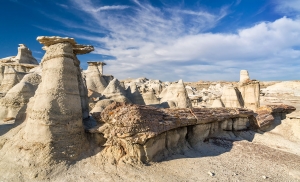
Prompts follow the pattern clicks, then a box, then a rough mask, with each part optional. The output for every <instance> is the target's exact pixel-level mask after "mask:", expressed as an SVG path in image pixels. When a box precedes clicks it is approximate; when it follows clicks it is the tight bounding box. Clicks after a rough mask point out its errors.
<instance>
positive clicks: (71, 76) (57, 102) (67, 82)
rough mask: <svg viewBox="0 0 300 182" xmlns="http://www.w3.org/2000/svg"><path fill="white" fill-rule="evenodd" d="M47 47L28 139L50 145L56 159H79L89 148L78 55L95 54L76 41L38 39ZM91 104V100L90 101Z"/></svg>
mask: <svg viewBox="0 0 300 182" xmlns="http://www.w3.org/2000/svg"><path fill="white" fill-rule="evenodd" d="M37 40H38V41H39V42H40V43H42V44H44V45H45V46H44V47H43V49H44V50H46V54H45V55H44V57H43V59H42V62H41V65H42V67H43V73H42V75H43V76H42V82H41V84H40V85H39V87H38V89H37V91H36V93H35V96H34V98H33V99H32V100H31V101H30V103H29V107H28V109H27V113H28V117H27V118H28V119H27V123H26V127H25V136H24V138H25V140H26V141H28V142H39V143H41V144H43V145H50V147H51V148H52V150H53V151H52V153H53V157H54V158H55V159H76V158H77V157H78V156H79V155H80V154H81V152H82V149H83V146H84V145H85V142H86V140H85V137H84V130H83V124H82V115H83V110H82V107H83V106H84V107H86V105H87V103H84V99H82V98H81V97H83V95H82V94H81V92H83V90H82V88H83V87H81V84H82V78H81V76H80V75H81V74H80V72H79V69H78V68H79V61H78V59H77V57H76V54H86V53H89V52H91V51H93V49H94V48H93V47H92V46H83V45H78V44H76V42H75V40H74V39H73V38H67V37H66V38H61V37H38V38H37ZM86 101H87V100H86Z"/></svg>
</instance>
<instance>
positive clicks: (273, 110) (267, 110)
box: [255, 104, 296, 129]
mask: <svg viewBox="0 0 300 182" xmlns="http://www.w3.org/2000/svg"><path fill="white" fill-rule="evenodd" d="M295 110H296V108H295V107H293V106H289V105H284V104H281V105H266V106H262V107H260V108H258V109H257V111H256V113H257V115H256V116H255V118H256V122H257V126H258V127H259V128H260V129H267V128H268V127H270V126H271V125H272V124H273V122H274V121H275V117H276V115H280V117H283V116H282V115H285V114H289V113H291V112H293V111H295Z"/></svg>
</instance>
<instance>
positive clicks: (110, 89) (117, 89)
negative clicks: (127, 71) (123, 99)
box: [103, 78, 125, 95]
mask: <svg viewBox="0 0 300 182" xmlns="http://www.w3.org/2000/svg"><path fill="white" fill-rule="evenodd" d="M124 92H125V90H124V89H123V87H122V86H121V84H120V82H119V80H118V79H116V78H114V79H113V80H112V81H110V82H109V84H108V86H107V87H106V88H105V90H104V91H103V95H105V94H111V93H122V94H124V95H125V93H124Z"/></svg>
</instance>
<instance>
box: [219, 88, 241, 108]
mask: <svg viewBox="0 0 300 182" xmlns="http://www.w3.org/2000/svg"><path fill="white" fill-rule="evenodd" d="M221 100H222V102H223V104H224V105H225V107H243V105H242V104H241V102H242V101H241V96H240V93H239V90H238V89H237V88H236V87H233V86H225V87H224V88H223V92H222V96H221Z"/></svg>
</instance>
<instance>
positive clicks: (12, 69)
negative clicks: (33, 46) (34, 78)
mask: <svg viewBox="0 0 300 182" xmlns="http://www.w3.org/2000/svg"><path fill="white" fill-rule="evenodd" d="M19 46H20V47H19V48H18V55H17V56H12V57H8V58H3V59H0V93H2V94H3V95H5V94H6V92H8V91H9V90H10V89H11V88H12V87H13V86H15V85H16V84H17V83H19V82H20V81H21V80H22V78H23V76H24V75H26V74H27V73H28V72H29V71H30V69H32V68H34V67H36V66H37V65H38V62H37V61H36V59H35V58H34V57H33V56H32V53H31V51H30V50H29V49H28V48H27V47H26V46H25V45H24V44H19Z"/></svg>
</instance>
